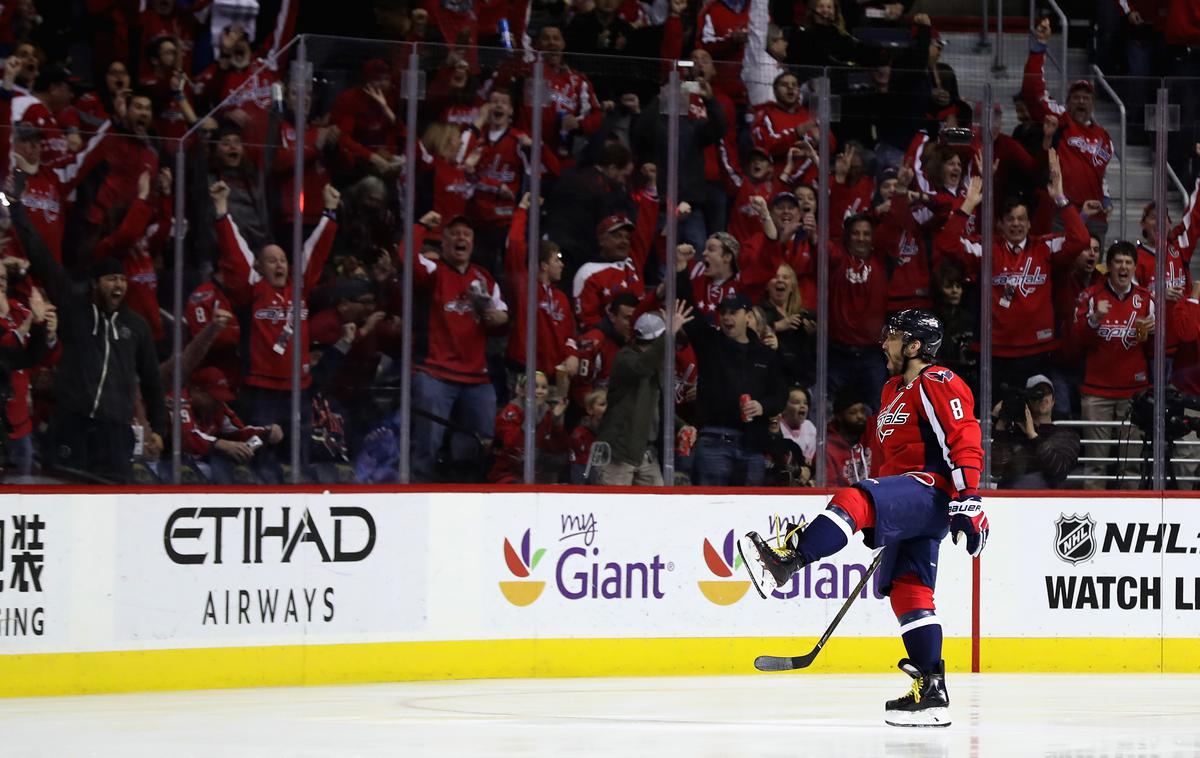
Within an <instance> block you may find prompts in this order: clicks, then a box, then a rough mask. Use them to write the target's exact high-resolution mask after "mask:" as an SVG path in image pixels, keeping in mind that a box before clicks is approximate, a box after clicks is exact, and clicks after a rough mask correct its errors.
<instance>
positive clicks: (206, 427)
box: [167, 387, 271, 458]
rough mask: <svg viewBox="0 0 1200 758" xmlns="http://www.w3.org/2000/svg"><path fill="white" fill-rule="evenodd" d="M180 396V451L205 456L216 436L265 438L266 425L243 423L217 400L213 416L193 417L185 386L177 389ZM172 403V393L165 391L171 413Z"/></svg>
mask: <svg viewBox="0 0 1200 758" xmlns="http://www.w3.org/2000/svg"><path fill="white" fill-rule="evenodd" d="M180 398H181V400H180V402H179V403H178V406H179V408H178V412H179V437H180V440H182V442H183V452H185V453H187V454H188V455H192V456H195V457H197V458H204V457H207V456H208V454H209V453H211V452H212V449H213V445H215V444H217V442H218V441H219V440H233V441H235V442H245V441H246V440H248V439H250V438H251V437H258V438H259V439H261V440H262V441H263V442H266V441H267V435H269V434H270V433H271V430H270V428H268V427H265V426H246V424H244V423H243V422H242V420H241V419H240V418H238V416H237V414H236V413H234V412H233V410H232V409H231V408H230V407H229V406H228V405H226V404H225V403H221V406H220V408H219V409H218V411H217V414H216V415H215V416H214V417H213V418H211V419H207V420H201V419H199V418H196V414H195V412H194V411H193V410H192V398H191V396H190V395H189V394H188V391H187V388H186V387H185V388H184V389H183V391H182V392H181V394H180ZM175 406H176V403H175V396H174V395H171V394H168V395H167V411H168V412H170V413H171V414H172V415H174V413H175V411H176V408H175Z"/></svg>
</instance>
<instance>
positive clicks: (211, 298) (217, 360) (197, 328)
mask: <svg viewBox="0 0 1200 758" xmlns="http://www.w3.org/2000/svg"><path fill="white" fill-rule="evenodd" d="M217 310H222V311H227V312H228V313H234V308H233V303H232V301H230V299H229V296H228V295H227V294H225V291H224V290H222V289H221V287H220V286H219V285H218V284H217V283H216V282H212V281H209V282H205V283H204V284H201V285H200V286H199V287H197V288H196V289H195V290H193V291H192V294H191V295H188V299H187V303H186V304H185V305H184V308H183V320H184V321H185V322H186V323H187V326H188V334H189V335H191V337H192V338H193V339H194V338H195V337H196V335H197V334H199V333H200V332H202V331H204V329H205V328H206V327H207V326H208V325H209V324H210V323H212V318H213V312H214V311H217ZM241 341H242V327H241V325H240V324H239V323H238V320H237V319H236V318H235V319H233V320H232V321H230V322H229V325H228V326H226V327H225V328H224V329H222V330H221V331H220V332H219V333H218V334H217V336H216V338H215V339H214V340H213V343H212V345H210V346H209V348H208V354H207V355H205V356H204V364H203V365H205V366H216V367H217V368H219V369H220V370H221V373H222V374H224V375H225V378H226V379H227V380H228V381H229V386H230V387H233V388H234V389H236V388H237V386H238V385H239V384H241V381H242V362H241V359H240V358H239V357H238V346H239V345H240V344H241Z"/></svg>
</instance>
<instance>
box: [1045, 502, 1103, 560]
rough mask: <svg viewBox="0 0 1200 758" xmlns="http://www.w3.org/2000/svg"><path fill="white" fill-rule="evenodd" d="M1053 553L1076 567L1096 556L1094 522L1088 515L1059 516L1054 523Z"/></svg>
mask: <svg viewBox="0 0 1200 758" xmlns="http://www.w3.org/2000/svg"><path fill="white" fill-rule="evenodd" d="M1054 552H1055V553H1057V554H1058V557H1059V558H1061V559H1062V560H1064V561H1066V562H1067V563H1070V564H1071V565H1078V564H1080V563H1083V562H1084V561H1086V560H1087V559H1089V558H1091V557H1092V556H1093V555H1095V554H1096V522H1095V521H1092V515H1091V514H1090V513H1085V514H1083V516H1082V517H1080V516H1079V514H1075V513H1073V514H1071V515H1070V516H1067V515H1066V514H1062V513H1060V514H1059V518H1058V520H1057V521H1055V522H1054Z"/></svg>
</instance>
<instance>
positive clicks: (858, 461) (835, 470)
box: [825, 387, 879, 487]
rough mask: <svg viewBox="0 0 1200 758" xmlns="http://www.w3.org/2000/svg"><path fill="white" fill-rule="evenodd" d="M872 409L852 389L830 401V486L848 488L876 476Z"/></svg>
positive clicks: (827, 456) (827, 448)
mask: <svg viewBox="0 0 1200 758" xmlns="http://www.w3.org/2000/svg"><path fill="white" fill-rule="evenodd" d="M868 427H874V419H872V418H871V410H870V408H868V407H867V403H866V402H865V401H864V399H863V397H862V395H860V394H859V392H858V390H856V389H855V388H854V387H843V388H842V389H841V390H840V391H839V392H838V393H837V395H836V396H835V397H834V398H833V418H831V419H829V430H828V432H827V433H826V435H825V461H826V464H825V471H826V472H827V475H828V477H829V484H830V486H833V487H849V486H850V485H852V484H857V483H858V482H861V481H862V480H863V479H866V478H868V477H870V476H872V475H874V474H875V470H876V468H878V465H879V462H878V461H877V460H875V456H874V452H873V451H872V449H871V437H870V435H871V433H873V432H874V429H873V428H871V429H870V431H868Z"/></svg>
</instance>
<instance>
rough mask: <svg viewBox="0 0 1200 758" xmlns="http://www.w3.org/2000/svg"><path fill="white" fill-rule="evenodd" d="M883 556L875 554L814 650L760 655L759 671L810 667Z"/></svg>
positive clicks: (757, 667)
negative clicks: (792, 653)
mask: <svg viewBox="0 0 1200 758" xmlns="http://www.w3.org/2000/svg"><path fill="white" fill-rule="evenodd" d="M882 558H883V551H882V550H880V551H879V554H878V555H876V556H875V560H873V561H871V565H870V566H868V567H867V571H866V573H865V574H863V578H862V579H860V580H859V582H858V586H856V587H855V588H854V591H853V592H851V593H850V597H848V598H846V602H845V603H843V604H842V608H841V610H839V611H838V613H837V615H836V616H834V617H833V621H832V622H830V624H829V628H828V629H826V630H825V633H824V634H822V635H821V639H819V640H817V645H816V647H814V648H813V649H812V650H810V651H809V652H808V653H806V654H804V655H796V656H787V655H760V656H758V657H757V658H755V659H754V668H756V669H758V670H759V671H794V670H796V669H804V668H808V667H809V666H811V665H812V662H813V661H815V660H816V659H817V655H818V654H819V653H820V652H821V649H822V648H824V647H825V643H826V642H828V641H829V638H830V637H831V636H832V635H833V630H834V629H837V625H838V624H839V623H841V621H842V617H843V616H845V615H846V611H848V610H850V606H851V605H853V604H854V599H855V598H856V597H858V593H860V592H862V590H863V587H866V586H867V582H869V581H871V577H872V576H874V575H875V569H877V568H879V561H880V560H881V559H882Z"/></svg>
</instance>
